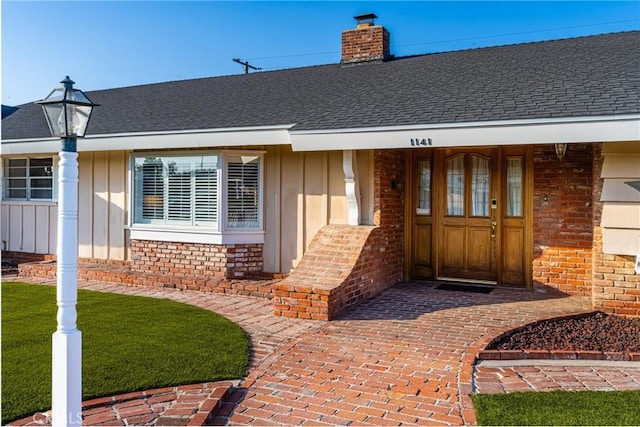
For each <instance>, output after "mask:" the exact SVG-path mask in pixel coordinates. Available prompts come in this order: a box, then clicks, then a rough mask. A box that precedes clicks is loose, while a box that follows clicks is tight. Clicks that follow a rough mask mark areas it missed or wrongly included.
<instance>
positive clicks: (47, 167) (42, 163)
mask: <svg viewBox="0 0 640 427" xmlns="http://www.w3.org/2000/svg"><path fill="white" fill-rule="evenodd" d="M3 179H4V194H3V195H2V197H3V199H5V200H53V199H54V168H53V158H51V157H42V158H40V157H37V158H34V157H30V158H19V159H17V158H9V159H4V170H3Z"/></svg>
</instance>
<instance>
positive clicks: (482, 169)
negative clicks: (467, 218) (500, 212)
mask: <svg viewBox="0 0 640 427" xmlns="http://www.w3.org/2000/svg"><path fill="white" fill-rule="evenodd" d="M471 159H472V161H471V216H483V217H486V216H489V160H487V159H483V158H482V157H478V156H472V157H471Z"/></svg>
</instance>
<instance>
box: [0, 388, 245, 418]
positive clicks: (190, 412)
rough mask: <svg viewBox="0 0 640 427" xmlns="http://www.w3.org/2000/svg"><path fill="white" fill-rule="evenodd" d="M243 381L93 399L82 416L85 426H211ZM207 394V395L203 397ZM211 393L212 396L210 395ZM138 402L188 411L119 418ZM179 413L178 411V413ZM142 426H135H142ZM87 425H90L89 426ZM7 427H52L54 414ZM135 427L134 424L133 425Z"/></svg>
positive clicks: (41, 414) (33, 416)
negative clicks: (116, 423) (111, 423)
mask: <svg viewBox="0 0 640 427" xmlns="http://www.w3.org/2000/svg"><path fill="white" fill-rule="evenodd" d="M239 382H240V380H221V381H212V382H205V383H195V384H187V385H180V386H169V387H162V388H155V389H151V390H145V391H134V392H130V393H124V394H116V395H114V396H105V397H98V398H94V399H90V400H87V401H84V402H82V413H83V414H82V415H83V417H82V418H83V421H82V424H83V425H94V424H99V423H101V422H103V421H104V422H107V421H109V420H111V421H115V420H127V421H128V422H131V421H132V420H131V419H130V418H133V419H134V420H135V419H137V420H138V422H142V424H139V425H150V424H147V422H151V421H152V422H153V423H154V424H153V425H158V426H159V425H187V426H200V425H203V424H204V423H206V422H208V421H209V420H211V419H212V418H214V417H215V416H216V412H217V411H218V410H219V409H220V407H221V405H222V403H224V400H225V398H226V397H227V396H228V395H229V394H230V393H231V391H233V389H234V388H235V387H236V385H237V383H239ZM200 391H203V393H201V394H200V393H199V392H200ZM189 392H194V393H199V394H197V395H198V396H202V398H201V399H193V398H190V397H191V396H193V394H191V395H189ZM207 393H208V394H207ZM181 397H186V399H187V400H186V401H184V402H181ZM135 401H143V402H145V403H147V404H149V405H151V404H161V403H163V402H174V403H175V404H179V405H182V406H184V407H185V408H179V409H178V408H176V409H177V413H175V414H174V413H166V414H165V411H167V409H169V410H171V409H173V408H172V407H171V406H168V407H166V408H164V409H163V410H162V411H161V412H158V413H156V412H155V411H153V412H151V413H148V414H137V415H136V416H134V417H129V416H122V417H121V415H123V414H120V415H118V416H117V417H116V416H115V412H114V411H115V409H114V408H115V406H116V405H124V406H126V408H119V409H118V408H116V409H118V411H126V409H127V408H128V409H131V406H134V405H135V403H134V404H133V405H129V403H133V402H135ZM174 412H176V411H174ZM101 416H104V418H105V419H104V420H101ZM148 417H151V419H150V420H147V422H144V421H142V418H148ZM138 422H134V425H135V424H138ZM85 423H86V424H85ZM7 425H11V426H35V425H45V426H46V425H51V410H50V409H49V410H47V411H43V412H36V413H35V414H33V415H31V416H27V417H24V418H20V419H17V420H14V421H11V422H10V423H8V424H7ZM129 425H131V424H129Z"/></svg>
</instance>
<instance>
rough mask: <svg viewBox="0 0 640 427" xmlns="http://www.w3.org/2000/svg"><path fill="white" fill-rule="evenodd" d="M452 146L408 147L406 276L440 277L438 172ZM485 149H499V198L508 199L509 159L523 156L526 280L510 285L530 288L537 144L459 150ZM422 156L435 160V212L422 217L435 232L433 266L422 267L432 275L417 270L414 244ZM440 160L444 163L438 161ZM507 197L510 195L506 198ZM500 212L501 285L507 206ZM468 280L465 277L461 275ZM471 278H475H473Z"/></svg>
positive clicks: (498, 259)
mask: <svg viewBox="0 0 640 427" xmlns="http://www.w3.org/2000/svg"><path fill="white" fill-rule="evenodd" d="M450 149H451V148H448V149H447V148H420V149H412V150H407V153H406V156H405V183H407V185H406V190H405V212H404V220H405V225H406V226H405V227H404V230H405V233H404V234H405V239H404V246H405V247H404V249H405V254H406V256H405V257H404V258H405V260H404V261H405V262H404V266H405V274H404V276H405V277H404V278H405V280H414V279H415V280H423V279H426V280H437V277H438V275H439V271H438V264H439V260H438V256H440V254H439V252H438V251H439V250H438V246H439V244H438V239H439V237H438V236H439V234H440V232H441V229H442V224H441V221H442V220H441V217H442V216H441V215H435V210H436V209H442V207H440V206H437V205H436V204H437V203H438V199H440V200H442V197H438V196H436V194H438V192H442V191H444V190H442V183H441V182H439V181H438V178H437V176H438V175H441V173H440V172H439V170H440V169H441V168H443V167H444V166H443V164H442V161H439V160H440V159H443V158H444V154H443V153H444V152H445V151H446V150H450ZM484 149H495V152H496V156H497V159H496V160H495V163H496V164H497V170H498V176H499V178H497V181H500V182H498V189H497V190H496V191H498V192H499V193H498V194H499V198H500V199H505V194H506V184H504V183H505V182H506V181H505V180H506V159H507V158H509V157H513V156H518V157H522V158H523V168H524V170H523V177H524V183H523V189H522V200H523V222H524V227H523V245H524V248H523V263H524V265H523V271H524V273H523V274H524V277H523V283H521V284H520V285H514V284H510V285H508V286H516V287H525V288H526V289H529V290H530V289H532V288H533V204H534V203H533V194H534V193H533V186H534V183H533V148H532V147H531V146H528V145H527V146H525V145H514V146H486V147H484V146H483V147H468V148H466V149H465V148H461V149H459V150H457V151H460V152H465V153H473V152H474V151H485V150H484ZM419 160H430V161H431V177H432V178H431V194H432V196H431V216H429V217H428V218H426V217H425V218H424V219H422V222H423V223H424V224H425V225H426V226H428V227H430V234H431V245H430V247H429V248H428V250H429V252H430V254H429V256H430V257H431V264H430V265H431V267H430V268H426V269H424V268H423V269H421V271H423V272H424V271H429V269H430V270H431V275H430V277H425V276H420V275H417V274H416V270H417V269H418V268H417V267H416V262H415V259H416V253H415V246H414V239H415V238H416V237H415V236H416V230H417V226H416V218H418V215H416V214H415V212H416V207H417V188H418V183H417V178H416V172H417V164H418V161H419ZM438 163H440V164H438ZM505 200H506V199H505ZM500 205H505V203H500ZM498 209H499V214H498V215H497V216H498V227H497V230H496V239H498V240H497V243H496V244H497V245H498V247H497V248H496V251H497V253H496V269H497V285H498V286H500V285H505V280H504V279H505V277H504V275H505V273H504V271H503V261H504V256H503V254H504V253H505V248H504V247H503V246H504V244H505V239H504V238H503V229H504V228H505V227H506V225H505V223H506V221H504V220H503V216H504V215H503V212H504V209H506V208H504V207H503V206H500V207H499V208H498ZM460 280H461V281H464V279H460ZM469 282H471V280H470V281H469Z"/></svg>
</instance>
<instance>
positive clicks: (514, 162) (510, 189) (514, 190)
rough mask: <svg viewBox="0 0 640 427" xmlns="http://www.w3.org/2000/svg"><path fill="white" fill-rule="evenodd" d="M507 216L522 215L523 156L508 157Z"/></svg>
mask: <svg viewBox="0 0 640 427" xmlns="http://www.w3.org/2000/svg"><path fill="white" fill-rule="evenodd" d="M507 216H510V217H521V216H522V157H514V158H508V159H507Z"/></svg>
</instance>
